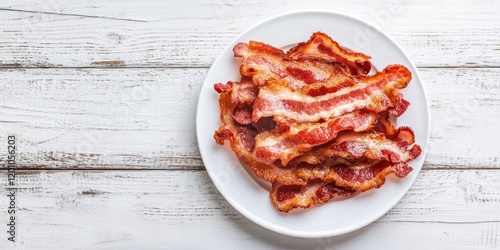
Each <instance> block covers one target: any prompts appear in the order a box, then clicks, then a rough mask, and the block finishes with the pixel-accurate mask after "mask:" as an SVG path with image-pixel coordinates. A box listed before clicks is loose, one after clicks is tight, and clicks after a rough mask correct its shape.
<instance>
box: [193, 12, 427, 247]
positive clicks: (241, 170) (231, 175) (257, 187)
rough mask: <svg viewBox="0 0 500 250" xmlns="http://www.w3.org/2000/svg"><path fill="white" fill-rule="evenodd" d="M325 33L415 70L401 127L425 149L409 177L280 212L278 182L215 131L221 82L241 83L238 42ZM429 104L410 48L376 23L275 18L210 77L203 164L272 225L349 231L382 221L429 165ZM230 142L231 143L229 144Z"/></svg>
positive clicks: (202, 117) (258, 219)
mask: <svg viewBox="0 0 500 250" xmlns="http://www.w3.org/2000/svg"><path fill="white" fill-rule="evenodd" d="M316 31H322V32H324V33H326V34H328V35H329V36H331V37H332V38H333V39H334V40H336V41H337V42H338V43H339V44H341V45H342V46H344V47H347V48H350V49H353V50H355V51H360V52H363V53H365V54H368V55H370V56H372V64H373V65H374V66H375V68H377V69H379V70H381V69H383V68H384V67H385V66H387V65H389V64H402V65H404V66H406V67H407V68H409V69H410V70H411V72H412V74H413V78H412V81H411V82H410V84H409V86H408V87H407V88H406V89H404V90H403V91H402V93H403V94H404V96H405V98H406V99H407V100H409V101H410V103H411V105H410V107H409V108H408V110H407V111H406V112H405V113H404V114H403V115H402V116H401V117H399V118H398V120H397V124H398V126H404V125H407V126H411V127H412V128H413V130H414V132H415V135H416V141H417V143H418V144H420V146H422V149H423V152H422V154H421V155H420V156H419V157H418V158H417V159H415V160H413V161H411V162H410V164H411V165H412V166H413V168H414V170H413V171H412V172H411V173H410V174H409V175H408V176H407V177H406V178H404V179H398V178H396V177H393V176H389V177H388V178H387V181H386V183H385V184H384V185H383V186H382V187H381V188H380V189H375V190H371V191H368V192H365V193H361V194H359V195H356V196H354V197H352V198H349V199H343V200H333V201H330V202H327V203H325V204H323V205H320V206H316V207H312V208H309V209H305V210H303V209H297V210H294V211H292V212H289V213H287V214H285V213H280V212H278V211H277V210H276V209H275V208H274V207H273V205H272V204H271V201H270V200H269V191H270V185H269V184H267V183H265V182H263V181H261V180H260V179H258V178H257V177H255V176H254V175H253V173H251V172H249V171H247V170H246V168H245V167H244V166H243V165H242V164H241V163H240V162H239V160H238V159H237V157H236V156H235V155H234V154H233V152H232V151H231V150H230V148H229V146H228V145H225V146H224V147H222V146H220V145H217V144H216V143H215V140H214V138H213V134H214V131H215V130H217V128H219V126H221V122H220V111H219V105H218V94H217V93H216V92H215V91H214V88H213V85H214V83H217V82H222V83H225V82H227V81H229V80H232V81H239V80H240V74H239V71H238V68H239V65H240V59H238V58H234V57H233V52H232V49H233V47H234V45H235V44H236V43H238V42H248V41H249V40H256V41H261V42H265V43H268V44H270V45H273V46H275V47H278V48H290V46H291V45H294V44H296V43H298V42H303V41H307V40H308V39H309V36H310V35H311V34H312V33H314V32H316ZM429 122H430V121H429V109H428V101H427V97H426V94H425V90H424V87H423V84H422V82H421V80H420V76H419V75H418V72H417V69H416V67H415V65H414V64H413V63H412V62H411V61H410V59H409V58H408V56H406V54H405V53H404V52H403V50H402V49H401V48H400V47H399V46H398V45H397V44H396V43H395V42H394V41H393V40H392V39H390V38H389V37H388V36H387V35H385V34H384V33H383V32H382V31H380V30H378V29H376V28H375V27H373V26H371V25H369V24H367V23H365V22H363V21H360V20H358V19H355V18H352V17H350V16H346V15H343V14H338V13H332V12H323V11H305V12H294V13H288V14H284V15H280V16H276V17H273V18H271V19H268V20H266V21H263V22H261V23H259V24H257V25H255V26H253V27H251V28H249V29H248V30H246V31H244V32H243V33H242V34H240V35H239V36H238V37H236V39H234V40H233V41H232V42H231V43H230V44H229V45H227V47H226V48H225V49H224V51H223V52H222V54H221V55H220V56H219V57H218V58H217V59H216V60H215V62H214V63H213V65H212V67H211V68H210V70H209V71H208V74H207V77H206V79H205V82H204V83H203V86H202V89H201V93H200V97H199V100H198V109H197V117H196V133H197V138H198V146H199V148H200V153H201V156H202V159H203V163H204V164H205V167H206V169H207V171H208V173H209V175H210V177H211V178H212V180H213V182H214V184H215V186H216V187H217V188H218V189H219V191H220V193H221V194H222V195H223V196H224V197H225V198H226V200H227V201H228V202H229V203H230V204H231V205H232V206H233V207H234V208H236V209H237V210H238V211H239V212H240V213H242V214H243V215H244V216H246V217H247V218H249V219H250V220H252V221H254V222H255V223H257V224H259V225H261V226H263V227H265V228H268V229H270V230H273V231H276V232H279V233H282V234H286V235H291V236H296V237H305V238H314V237H327V236H335V235H340V234H345V233H348V232H351V231H354V230H356V229H359V228H361V227H364V226H366V225H368V224H370V223H371V222H373V221H375V220H377V219H378V218H380V217H381V216H383V215H384V214H385V213H386V212H387V211H389V210H390V209H391V208H392V207H393V206H394V205H396V203H398V201H399V200H400V199H401V198H402V197H403V196H404V195H405V194H406V192H407V191H408V190H409V189H410V187H411V185H412V184H413V182H414V181H415V179H416V178H417V175H418V173H419V171H420V169H421V168H422V164H423V162H424V157H425V153H426V148H427V141H428V139H429ZM226 144H228V143H226Z"/></svg>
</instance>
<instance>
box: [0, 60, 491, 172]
mask: <svg viewBox="0 0 500 250" xmlns="http://www.w3.org/2000/svg"><path fill="white" fill-rule="evenodd" d="M206 72H207V69H204V68H201V69H193V68H191V69H189V68H188V69H165V68H163V69H25V70H15V69H9V70H6V69H4V70H1V71H0V75H1V77H2V80H1V82H0V123H1V124H2V125H1V126H0V135H1V137H0V140H5V136H6V135H7V134H8V133H16V134H18V135H19V141H18V144H19V147H20V150H19V154H20V160H19V166H20V167H23V168H54V169H56V168H57V169H59V168H84V169H85V168H114V169H123V168H127V169H129V168H137V169H158V168H163V169H165V168H167V169H202V168H203V164H202V161H201V159H200V156H199V152H198V148H197V144H196V136H195V132H194V131H195V112H196V103H197V98H198V94H199V89H200V86H201V84H202V83H203V80H204V77H205V74H206ZM421 75H422V78H423V81H424V83H425V85H426V88H427V93H428V96H429V100H430V102H431V114H432V128H431V142H430V150H429V152H428V155H427V157H426V159H427V160H426V166H425V167H426V168H434V169H435V168H499V167H500V161H499V160H498V156H499V155H500V148H499V147H498V146H497V144H496V142H497V141H500V134H499V133H492V132H491V128H493V127H495V126H496V124H498V123H499V122H500V114H499V113H498V112H497V111H498V109H499V106H500V87H499V85H498V84H496V79H499V78H500V69H421ZM61 93H64V94H61ZM0 143H1V142H0ZM1 161H5V160H4V159H3V158H2V159H0V162H1Z"/></svg>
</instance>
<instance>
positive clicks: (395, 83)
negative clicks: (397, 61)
mask: <svg viewBox="0 0 500 250" xmlns="http://www.w3.org/2000/svg"><path fill="white" fill-rule="evenodd" d="M410 80H411V72H410V71H409V70H408V69H407V68H406V67H404V66H401V65H390V66H388V67H386V68H385V69H384V71H383V72H379V73H377V74H375V75H373V76H368V77H361V78H359V79H358V80H357V83H356V84H354V85H353V86H351V87H347V88H343V89H341V90H339V91H336V92H334V93H331V94H326V95H322V96H318V97H312V96H308V95H305V94H303V93H300V92H297V91H295V92H294V91H292V90H290V89H288V88H284V87H282V86H279V87H272V86H271V87H266V88H261V89H260V91H259V97H258V98H257V100H255V102H254V105H253V114H252V120H253V121H257V120H259V119H260V118H262V117H269V116H285V117H288V118H291V119H294V120H296V121H298V122H316V121H319V120H321V119H329V118H332V117H336V116H339V115H342V114H345V113H348V112H351V111H354V110H357V109H365V110H370V111H373V112H377V113H381V112H385V111H386V110H388V109H391V108H394V107H395V106H396V105H397V104H398V102H399V101H400V98H399V96H398V93H397V89H402V88H405V87H406V86H407V85H408V83H409V82H410Z"/></svg>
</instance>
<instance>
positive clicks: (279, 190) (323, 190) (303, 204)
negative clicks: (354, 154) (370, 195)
mask: <svg viewBox="0 0 500 250" xmlns="http://www.w3.org/2000/svg"><path fill="white" fill-rule="evenodd" d="M355 192H356V191H354V190H352V189H350V188H346V187H340V186H337V185H335V183H333V182H326V183H325V182H322V181H310V182H308V183H307V185H283V184H280V183H277V182H274V183H273V189H272V190H271V193H270V194H269V197H270V198H271V201H272V203H273V205H274V206H275V207H276V208H277V209H278V210H279V211H281V212H289V211H290V210H292V209H294V208H308V207H310V206H312V205H317V204H321V203H324V202H327V201H329V200H331V199H333V198H334V197H348V196H351V195H353V194H354V193H355Z"/></svg>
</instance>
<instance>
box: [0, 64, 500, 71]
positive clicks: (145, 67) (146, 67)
mask: <svg viewBox="0 0 500 250" xmlns="http://www.w3.org/2000/svg"><path fill="white" fill-rule="evenodd" d="M0 65H1V64H0ZM210 67H211V65H193V66H177V65H172V66H148V65H144V66H126V65H120V66H82V67H74V66H71V67H64V66H62V67H54V66H47V67H45V66H38V67H18V66H12V67H11V66H0V70H30V69H209V68H210ZM498 68H500V66H484V65H482V66H419V67H417V69H498Z"/></svg>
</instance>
